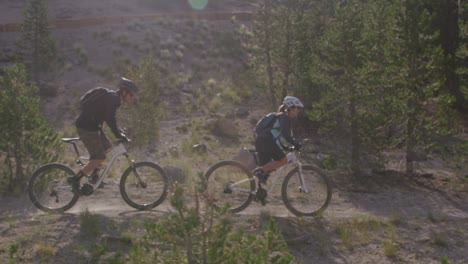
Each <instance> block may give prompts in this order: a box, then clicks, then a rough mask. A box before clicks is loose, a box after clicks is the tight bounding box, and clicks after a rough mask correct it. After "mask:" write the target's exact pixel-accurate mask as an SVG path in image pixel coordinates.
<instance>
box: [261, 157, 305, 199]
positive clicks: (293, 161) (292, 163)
mask: <svg viewBox="0 0 468 264" xmlns="http://www.w3.org/2000/svg"><path fill="white" fill-rule="evenodd" d="M286 157H287V159H288V164H286V165H285V166H283V167H281V168H279V169H278V170H276V171H275V172H274V174H275V176H274V178H273V180H272V182H271V184H270V186H269V187H268V189H267V192H268V193H271V192H272V191H273V188H274V187H275V186H276V185H277V184H278V181H279V180H280V178H281V177H284V176H285V171H290V170H291V169H289V170H286V169H288V168H292V169H294V168H295V167H297V168H298V170H299V181H300V183H301V191H303V192H305V193H309V190H307V188H306V187H305V186H306V184H304V183H305V179H304V174H303V173H302V163H301V162H300V161H299V159H298V158H297V156H296V153H294V152H289V153H288V154H287V155H286Z"/></svg>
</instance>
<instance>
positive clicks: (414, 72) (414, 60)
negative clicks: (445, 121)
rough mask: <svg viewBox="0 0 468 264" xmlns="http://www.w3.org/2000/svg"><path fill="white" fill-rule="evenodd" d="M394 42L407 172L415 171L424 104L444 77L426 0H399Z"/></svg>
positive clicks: (431, 96)
mask: <svg viewBox="0 0 468 264" xmlns="http://www.w3.org/2000/svg"><path fill="white" fill-rule="evenodd" d="M397 2H398V4H399V7H400V9H399V10H398V14H397V27H396V28H397V32H396V39H395V45H396V47H397V52H396V54H398V57H396V58H395V60H397V61H396V65H398V66H399V68H400V70H399V73H398V74H397V75H395V76H394V81H395V83H397V84H398V85H400V86H401V87H402V88H403V89H404V93H405V94H404V97H405V98H406V104H405V109H404V116H405V118H406V122H405V129H406V131H405V138H404V139H405V147H406V172H407V174H413V172H414V169H413V161H414V158H415V156H416V155H415V154H416V151H417V147H418V143H420V139H421V138H422V136H423V132H424V131H425V129H426V127H427V122H426V117H427V116H430V115H427V114H426V110H427V109H425V108H424V105H425V104H426V103H427V102H429V101H430V99H431V98H434V97H435V92H436V91H437V90H439V89H440V87H441V83H443V81H444V78H443V76H442V75H441V72H443V71H442V68H441V65H442V62H443V52H442V49H441V47H440V46H438V45H437V41H436V39H437V36H438V33H437V31H435V30H434V29H433V28H431V27H430V25H431V24H432V23H431V22H432V20H433V19H434V16H433V14H432V13H431V12H430V10H428V9H427V8H425V7H426V3H425V1H424V0H411V1H407V0H400V1H397Z"/></svg>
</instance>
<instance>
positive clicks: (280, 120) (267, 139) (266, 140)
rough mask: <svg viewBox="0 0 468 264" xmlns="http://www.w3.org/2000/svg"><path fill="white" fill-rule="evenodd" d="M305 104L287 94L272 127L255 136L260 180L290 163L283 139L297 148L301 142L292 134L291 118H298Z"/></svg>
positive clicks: (263, 181)
mask: <svg viewBox="0 0 468 264" xmlns="http://www.w3.org/2000/svg"><path fill="white" fill-rule="evenodd" d="M303 108H304V104H302V102H301V101H300V100H299V99H297V98H296V97H294V96H286V97H285V98H284V100H283V104H282V105H281V106H280V107H279V109H278V113H277V114H276V117H277V118H276V121H275V122H274V123H273V125H272V126H271V127H269V128H268V129H265V130H263V131H261V132H259V133H258V134H257V135H256V137H255V149H256V150H257V152H258V157H259V166H260V167H258V168H256V169H255V170H254V175H255V176H257V178H258V179H259V182H260V183H262V184H264V183H266V180H267V178H268V175H269V173H270V172H271V171H273V170H275V169H277V168H280V167H281V166H284V165H286V164H287V163H288V159H287V158H286V154H285V153H284V152H283V150H286V149H287V147H285V146H284V145H283V143H282V142H281V140H283V139H284V140H285V141H286V142H287V143H289V144H290V145H293V146H294V147H295V148H296V149H299V148H300V147H301V146H300V144H299V143H298V142H297V141H296V140H295V139H294V138H293V137H292V135H291V126H290V123H291V120H293V119H296V118H297V116H298V115H299V113H300V111H301V110H302V109H303Z"/></svg>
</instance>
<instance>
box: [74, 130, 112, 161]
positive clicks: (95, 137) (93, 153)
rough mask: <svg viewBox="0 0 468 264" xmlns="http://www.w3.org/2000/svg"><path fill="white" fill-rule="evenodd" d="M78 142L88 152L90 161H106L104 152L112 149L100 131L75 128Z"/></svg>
mask: <svg viewBox="0 0 468 264" xmlns="http://www.w3.org/2000/svg"><path fill="white" fill-rule="evenodd" d="M77 130H78V135H79V136H80V140H81V141H82V142H83V144H84V146H85V147H86V149H87V150H88V153H89V159H90V160H103V159H106V151H107V150H109V149H111V148H112V144H111V143H110V141H109V139H108V138H107V137H106V135H105V134H104V133H102V131H99V130H98V131H88V130H84V129H81V128H77Z"/></svg>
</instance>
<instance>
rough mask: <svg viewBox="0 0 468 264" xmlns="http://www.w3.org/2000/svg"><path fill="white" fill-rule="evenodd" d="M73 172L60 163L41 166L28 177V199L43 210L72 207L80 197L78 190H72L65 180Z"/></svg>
mask: <svg viewBox="0 0 468 264" xmlns="http://www.w3.org/2000/svg"><path fill="white" fill-rule="evenodd" d="M74 174H75V173H74V172H73V170H72V169H71V168H69V167H67V166H65V165H63V164H60V163H49V164H45V165H43V166H41V167H40V168H38V169H37V170H36V171H35V172H34V173H33V174H32V176H31V178H30V179H29V184H28V194H29V199H31V202H32V203H33V204H34V205H35V206H36V207H37V208H39V209H40V210H42V211H44V212H49V213H62V212H65V211H66V210H68V209H70V208H71V207H73V205H75V203H76V202H77V201H78V198H79V197H80V195H79V192H78V191H73V189H72V187H71V185H70V184H68V182H67V178H68V177H70V176H72V175H74Z"/></svg>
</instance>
